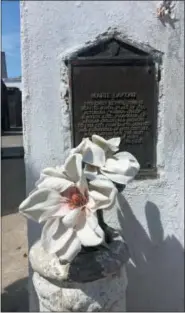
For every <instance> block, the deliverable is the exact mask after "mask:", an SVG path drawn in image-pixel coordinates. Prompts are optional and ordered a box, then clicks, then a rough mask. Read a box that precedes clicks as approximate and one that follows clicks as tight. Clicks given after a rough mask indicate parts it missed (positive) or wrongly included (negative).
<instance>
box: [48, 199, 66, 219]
mask: <svg viewBox="0 0 185 313" xmlns="http://www.w3.org/2000/svg"><path fill="white" fill-rule="evenodd" d="M69 212H70V206H69V204H68V203H67V202H65V201H64V202H63V199H62V201H61V204H60V208H59V210H57V211H55V213H54V214H52V216H56V217H63V216H65V215H67V214H68V213H69Z"/></svg>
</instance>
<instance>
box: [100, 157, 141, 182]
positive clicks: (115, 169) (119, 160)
mask: <svg viewBox="0 0 185 313" xmlns="http://www.w3.org/2000/svg"><path fill="white" fill-rule="evenodd" d="M139 169H140V165H139V163H138V161H137V160H136V158H135V157H134V156H133V155H132V154H131V153H129V152H119V153H116V154H114V156H113V157H112V158H108V159H107V160H106V163H105V166H103V167H101V168H100V172H101V173H102V174H103V175H105V176H106V177H107V178H108V179H110V180H111V181H113V182H115V183H117V184H122V185H126V184H127V183H129V182H130V181H132V180H133V179H134V177H135V176H136V174H137V173H138V171H139Z"/></svg>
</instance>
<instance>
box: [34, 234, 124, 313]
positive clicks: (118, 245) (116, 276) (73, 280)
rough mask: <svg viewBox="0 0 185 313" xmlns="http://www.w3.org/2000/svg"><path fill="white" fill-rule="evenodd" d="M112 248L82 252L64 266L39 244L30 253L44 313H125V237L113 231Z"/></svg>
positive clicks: (37, 291) (36, 287)
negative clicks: (120, 312) (118, 312)
mask: <svg viewBox="0 0 185 313" xmlns="http://www.w3.org/2000/svg"><path fill="white" fill-rule="evenodd" d="M112 234H113V237H112V238H113V240H112V242H111V243H110V244H109V249H107V248H104V247H101V248H99V249H97V250H90V251H82V252H81V253H80V254H79V255H78V256H77V257H76V258H75V259H74V260H73V262H72V263H70V264H69V263H68V264H65V265H64V264H61V263H60V262H59V259H58V258H57V256H56V255H49V254H47V253H46V252H45V251H44V250H43V248H42V246H41V244H40V241H39V242H37V243H36V244H35V245H34V246H33V247H32V248H31V250H30V262H31V265H32V268H33V271H34V275H33V283H34V286H35V290H36V293H37V296H38V299H39V307H40V311H41V312H78V311H80V312H105V311H111V312H116V311H122V312H125V311H126V295H125V294H126V287H127V275H126V270H125V263H126V262H127V260H128V258H129V254H128V249H127V246H126V244H125V242H124V240H123V238H122V237H121V236H120V235H119V234H118V233H117V232H115V231H112Z"/></svg>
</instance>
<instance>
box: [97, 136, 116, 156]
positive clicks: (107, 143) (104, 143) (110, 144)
mask: <svg viewBox="0 0 185 313" xmlns="http://www.w3.org/2000/svg"><path fill="white" fill-rule="evenodd" d="M92 142H94V143H95V144H97V145H98V146H100V147H101V148H103V149H104V150H105V151H107V150H109V149H110V150H111V151H113V152H116V151H118V150H119V145H120V137H116V138H111V139H109V140H106V139H104V138H103V137H101V136H99V135H92Z"/></svg>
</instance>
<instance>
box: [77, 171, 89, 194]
mask: <svg viewBox="0 0 185 313" xmlns="http://www.w3.org/2000/svg"><path fill="white" fill-rule="evenodd" d="M76 187H77V188H78V189H79V190H80V192H81V193H82V194H85V192H86V191H87V190H88V184H87V180H86V177H85V175H84V173H83V172H82V175H81V177H80V179H79V181H78V182H77V183H76Z"/></svg>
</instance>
